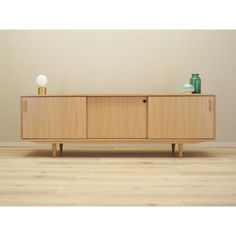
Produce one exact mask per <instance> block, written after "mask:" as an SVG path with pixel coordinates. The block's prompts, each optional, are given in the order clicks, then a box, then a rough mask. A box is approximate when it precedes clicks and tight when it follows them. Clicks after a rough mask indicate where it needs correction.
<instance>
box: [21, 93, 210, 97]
mask: <svg viewBox="0 0 236 236" xmlns="http://www.w3.org/2000/svg"><path fill="white" fill-rule="evenodd" d="M155 96H157V97H162V96H163V97H166V96H167V97H168V96H169V97H175V96H184V97H186V96H189V97H195V96H215V95H214V94H184V93H176V94H171V93H170V94H147V93H145V94H130V93H129V94H115V93H114V94H47V95H24V96H21V97H155Z"/></svg>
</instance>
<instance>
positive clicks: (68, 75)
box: [0, 30, 236, 142]
mask: <svg viewBox="0 0 236 236" xmlns="http://www.w3.org/2000/svg"><path fill="white" fill-rule="evenodd" d="M197 72H198V73H200V75H201V78H202V84H203V92H204V93H214V94H216V95H217V141H219V142H224V141H229V142H234V141H236V96H235V91H236V31H178V30H176V31H159V30H153V31H149V30H140V31H129V30H128V31H123V30H122V31H113V30H108V31H99V30H97V31H90V30H87V31H80V30H77V31H64V30H63V31H0V81H1V83H0V96H1V97H0V98H1V100H0V108H1V109H0V115H1V118H0V119H1V123H0V141H1V142H8V141H9V142H10V141H18V140H19V117H20V116H19V97H20V95H26V94H27V95H28V94H36V91H37V90H36V89H37V86H36V83H35V77H36V75H37V74H40V73H44V74H46V75H47V76H48V78H49V84H48V93H52V94H53V93H57V94H58V93H165V92H166V93H169V92H171V93H172V92H173V93H175V92H178V91H179V87H180V85H181V84H183V83H184V82H185V81H187V80H189V78H190V76H191V74H192V73H197Z"/></svg>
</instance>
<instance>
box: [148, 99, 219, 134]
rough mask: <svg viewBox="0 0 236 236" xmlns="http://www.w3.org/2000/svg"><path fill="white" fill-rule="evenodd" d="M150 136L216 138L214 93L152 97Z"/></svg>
mask: <svg viewBox="0 0 236 236" xmlns="http://www.w3.org/2000/svg"><path fill="white" fill-rule="evenodd" d="M148 111H149V112H148V137H149V138H214V135H215V132H214V128H215V127H214V125H215V123H214V122H215V121H214V116H215V100H214V97H213V96H196V97H191V96H183V97H177V96H176V97H174V96H173V97H171V96H170V97H149V104H148Z"/></svg>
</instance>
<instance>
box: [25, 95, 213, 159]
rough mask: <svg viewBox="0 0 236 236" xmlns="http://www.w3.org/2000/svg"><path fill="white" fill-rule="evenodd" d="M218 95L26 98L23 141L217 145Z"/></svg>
mask: <svg viewBox="0 0 236 236" xmlns="http://www.w3.org/2000/svg"><path fill="white" fill-rule="evenodd" d="M215 135H216V133H215V96H214V95H202V94H201V95H180V94H178V95H157V94H147V95H58V96H57V95H45V96H22V98H21V138H22V139H24V140H27V141H33V142H44V143H51V144H52V154H53V156H56V150H57V144H60V145H59V146H60V151H61V153H62V151H63V143H70V142H78V143H95V142H96V143H169V144H171V146H172V152H173V153H175V144H178V147H179V156H180V157H182V155H183V144H186V143H198V142H204V141H211V140H214V139H215Z"/></svg>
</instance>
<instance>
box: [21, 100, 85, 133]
mask: <svg viewBox="0 0 236 236" xmlns="http://www.w3.org/2000/svg"><path fill="white" fill-rule="evenodd" d="M22 125H23V127H22V136H23V138H86V98H85V97H27V98H23V99H22Z"/></svg>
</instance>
